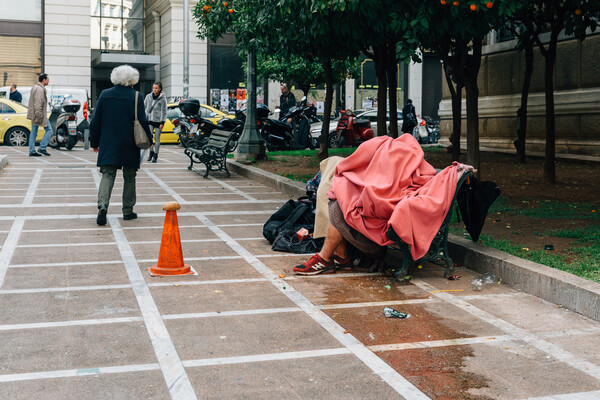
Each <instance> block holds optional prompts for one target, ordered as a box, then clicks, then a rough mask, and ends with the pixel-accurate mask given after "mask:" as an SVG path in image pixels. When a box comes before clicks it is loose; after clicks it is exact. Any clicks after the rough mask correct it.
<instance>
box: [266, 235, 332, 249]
mask: <svg viewBox="0 0 600 400" xmlns="http://www.w3.org/2000/svg"><path fill="white" fill-rule="evenodd" d="M324 242H325V238H319V239H313V238H311V237H308V238H304V240H302V241H301V242H299V241H298V237H297V236H296V231H292V230H282V231H280V232H279V234H278V235H277V237H276V238H275V241H274V242H273V246H272V247H271V248H272V249H273V250H275V251H285V252H287V253H296V254H313V253H318V252H319V251H321V248H322V247H323V243H324Z"/></svg>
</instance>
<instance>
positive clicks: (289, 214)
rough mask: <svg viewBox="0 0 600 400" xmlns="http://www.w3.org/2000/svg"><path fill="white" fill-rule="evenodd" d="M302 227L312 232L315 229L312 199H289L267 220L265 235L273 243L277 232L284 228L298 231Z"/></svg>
mask: <svg viewBox="0 0 600 400" xmlns="http://www.w3.org/2000/svg"><path fill="white" fill-rule="evenodd" d="M300 228H306V229H308V232H309V233H312V232H313V230H314V229H315V214H314V212H313V206H312V203H311V202H310V201H297V200H288V201H287V202H286V203H285V204H284V205H283V206H282V207H281V208H280V209H279V210H277V211H275V213H274V214H273V215H271V217H270V218H269V219H268V220H267V222H265V224H264V226H263V236H264V237H265V239H267V240H268V241H269V243H271V244H273V241H274V240H275V237H277V234H278V233H279V232H281V231H284V230H291V231H294V232H296V231H298V229H300Z"/></svg>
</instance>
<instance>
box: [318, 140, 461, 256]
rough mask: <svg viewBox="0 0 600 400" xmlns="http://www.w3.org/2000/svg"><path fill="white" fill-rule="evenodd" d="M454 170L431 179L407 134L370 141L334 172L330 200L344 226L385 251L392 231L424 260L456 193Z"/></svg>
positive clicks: (432, 170) (418, 149) (432, 171)
mask: <svg viewBox="0 0 600 400" xmlns="http://www.w3.org/2000/svg"><path fill="white" fill-rule="evenodd" d="M457 167H458V166H457V165H452V166H449V167H447V168H446V169H444V170H443V171H442V172H440V173H439V174H437V175H436V170H435V168H433V167H432V166H431V165H430V164H429V163H428V162H427V161H425V159H424V154H423V150H422V149H421V146H420V145H419V143H418V142H417V141H416V140H415V138H413V137H412V136H411V135H402V136H400V137H399V138H397V139H392V138H391V137H389V136H380V137H376V138H373V139H371V140H369V141H367V142H365V143H363V144H362V145H360V147H359V148H358V149H357V150H356V151H355V152H354V154H352V155H351V156H349V157H348V158H346V159H344V160H343V161H341V162H340V163H339V164H338V165H337V167H336V173H335V177H334V178H333V182H332V184H331V190H330V191H329V192H328V193H327V195H328V197H329V198H330V199H336V200H337V201H338V203H339V205H340V208H341V209H342V212H343V213H344V218H345V220H346V222H347V223H348V224H349V225H350V226H351V227H353V228H354V229H356V230H357V231H359V232H361V233H362V234H363V235H365V236H366V237H368V238H369V239H371V240H373V241H374V242H376V243H378V244H379V245H381V246H387V245H390V244H392V243H393V242H392V241H391V240H389V238H388V236H387V231H388V228H389V227H390V226H391V227H393V228H394V231H395V232H396V233H397V234H398V236H399V237H400V238H401V239H402V241H404V242H405V243H407V244H409V245H410V246H411V255H412V257H413V259H414V260H417V259H419V258H421V257H423V256H424V255H425V254H426V253H427V250H429V246H430V245H431V241H432V240H433V238H434V237H435V234H436V233H437V232H438V230H439V229H440V227H441V225H442V222H443V221H444V218H445V217H446V215H447V214H448V210H449V208H450V205H451V203H452V199H453V197H454V192H455V191H456V182H457Z"/></svg>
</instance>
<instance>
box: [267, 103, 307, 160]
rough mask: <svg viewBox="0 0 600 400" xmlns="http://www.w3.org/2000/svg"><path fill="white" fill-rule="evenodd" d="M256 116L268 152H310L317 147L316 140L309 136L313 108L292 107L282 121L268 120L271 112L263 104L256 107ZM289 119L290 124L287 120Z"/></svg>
mask: <svg viewBox="0 0 600 400" xmlns="http://www.w3.org/2000/svg"><path fill="white" fill-rule="evenodd" d="M256 108H257V111H256V116H257V124H258V127H259V130H260V134H261V136H262V138H263V139H264V141H265V146H266V148H267V150H268V151H278V150H303V149H306V148H307V147H308V148H310V149H311V150H312V149H314V148H315V147H318V146H319V143H318V141H317V140H316V139H314V138H312V137H311V136H310V134H309V133H310V118H309V115H310V114H311V113H312V112H313V110H312V109H313V107H306V106H294V107H292V108H290V110H289V112H288V114H287V115H286V116H285V118H284V121H279V120H276V119H272V118H269V115H271V112H270V111H269V109H268V107H267V106H266V105H264V104H259V105H258V106H257V107H256ZM290 118H291V124H288V123H287V122H285V121H287V120H289V119H290Z"/></svg>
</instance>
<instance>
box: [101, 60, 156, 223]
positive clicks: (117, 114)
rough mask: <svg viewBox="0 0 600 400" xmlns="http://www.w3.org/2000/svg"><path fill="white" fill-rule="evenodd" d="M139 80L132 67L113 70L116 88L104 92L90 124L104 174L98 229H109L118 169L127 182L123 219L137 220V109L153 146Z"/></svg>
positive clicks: (138, 164) (138, 155) (138, 159)
mask: <svg viewBox="0 0 600 400" xmlns="http://www.w3.org/2000/svg"><path fill="white" fill-rule="evenodd" d="M139 76H140V75H139V72H138V71H137V70H136V69H135V68H133V67H131V66H129V65H121V66H119V67H116V68H115V69H113V71H112V73H111V75H110V80H111V81H112V83H113V84H114V85H115V86H114V87H112V88H110V89H106V90H104V91H102V93H101V94H100V97H99V98H98V101H97V102H96V108H95V110H94V115H93V116H92V120H91V122H90V143H91V146H92V149H93V150H94V152H96V153H98V161H97V163H96V165H97V166H98V167H100V172H101V173H102V180H101V181H100V187H99V188H98V217H97V218H96V223H97V224H98V225H106V214H107V212H108V204H109V202H110V195H111V192H112V188H113V185H114V183H115V177H116V175H117V169H121V168H122V169H123V180H124V183H123V219H124V220H126V221H128V220H132V219H135V218H137V214H136V213H134V212H133V206H134V205H135V202H136V193H135V176H136V173H137V170H138V169H139V168H140V149H139V148H138V147H137V146H136V144H135V139H134V137H133V120H134V116H135V107H137V117H138V120H139V121H140V123H141V124H142V126H143V127H144V131H146V134H147V135H148V137H149V138H150V142H152V135H151V133H150V127H149V125H148V120H147V119H146V110H145V109H144V99H143V96H142V95H141V94H139V93H138V98H137V104H136V103H135V95H136V91H135V90H134V89H133V88H132V86H133V85H135V84H136V83H137V82H138V80H139Z"/></svg>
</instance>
